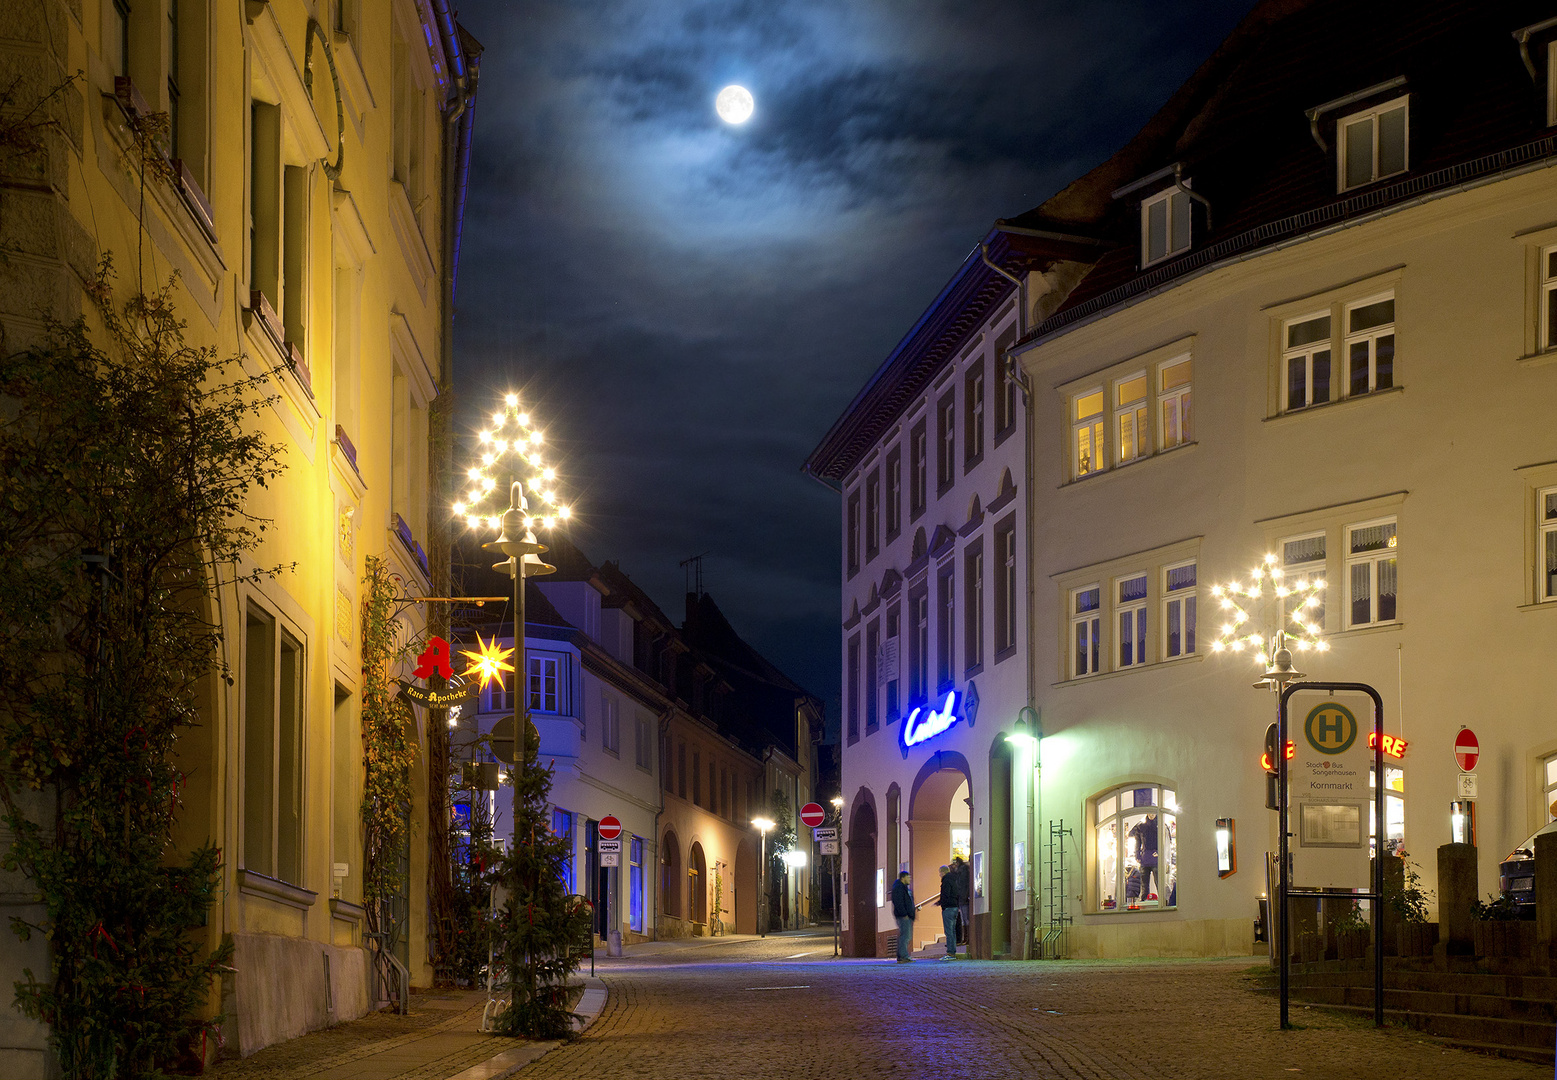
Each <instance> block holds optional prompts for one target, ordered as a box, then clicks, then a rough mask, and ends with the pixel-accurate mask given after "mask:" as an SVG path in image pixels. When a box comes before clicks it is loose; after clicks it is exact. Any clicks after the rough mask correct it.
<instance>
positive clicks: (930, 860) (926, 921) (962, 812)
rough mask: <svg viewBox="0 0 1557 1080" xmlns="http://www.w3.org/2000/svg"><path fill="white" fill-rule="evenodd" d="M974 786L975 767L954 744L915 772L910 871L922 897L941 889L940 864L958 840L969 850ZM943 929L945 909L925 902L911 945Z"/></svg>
mask: <svg viewBox="0 0 1557 1080" xmlns="http://www.w3.org/2000/svg"><path fill="white" fill-rule="evenodd" d="M972 791H973V770H972V769H971V768H969V767H968V759H967V758H965V757H963V756H962V755H961V754H959V753H957V752H956V751H955V750H942V751H939V752H938V753H936V754H934V755H932V756H931V757H930V759H929V760H928V761H926V762H925V763H924V765H923V766H922V767H921V768H920V770H919V774H918V775H917V776H915V777H914V786H913V789H912V791H911V794H910V795H909V798H908V821H907V824H908V864H909V865H908V872H909V874H910V875H911V876H912V882H913V888H914V899H915V900H917V901H920V902H923V901H924V900H927V899H929V898H931V897H933V896H936V895H938V894H939V893H940V891H941V875H940V869H941V867H942V866H945V865H947V864H949V863H950V862H951V861H952V851H953V846H954V843H955V844H957V845H959V846H958V851H959V853H961V854H963V857H964V858H967V857H968V855H969V854H970V853H968V852H967V848H968V846H969V838H970V836H971V833H970V831H969V822H971V821H972V820H973V817H972V814H973V799H972ZM941 933H942V923H941V909H940V908H939V907H937V906H935V905H934V904H926V905H925V906H924V907H923V908H921V909H920V916H919V917H918V918H916V919H915V920H914V940H913V947H914V948H915V949H918V948H920V947H922V946H923V945H925V944H927V943H929V942H932V941H934V940H935V939H936V938H937V937H939V936H940V935H941Z"/></svg>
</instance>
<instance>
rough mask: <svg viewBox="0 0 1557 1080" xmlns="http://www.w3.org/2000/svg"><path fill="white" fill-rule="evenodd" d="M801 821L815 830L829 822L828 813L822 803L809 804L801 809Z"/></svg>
mask: <svg viewBox="0 0 1557 1080" xmlns="http://www.w3.org/2000/svg"><path fill="white" fill-rule="evenodd" d="M800 820H801V821H802V822H804V823H805V825H806V826H807V827H808V828H812V829H814V828H816V827H817V826H818V825H820V824H821V823H822V822H824V821H826V820H827V811H825V810H823V809H822V804H821V803H814V802H808V803H806V804H805V805H804V806H802V807H801V808H800Z"/></svg>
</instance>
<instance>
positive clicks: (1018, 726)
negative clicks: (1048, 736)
mask: <svg viewBox="0 0 1557 1080" xmlns="http://www.w3.org/2000/svg"><path fill="white" fill-rule="evenodd" d="M1041 738H1043V729H1042V728H1041V727H1039V725H1038V713H1037V711H1036V710H1035V709H1033V708H1032V706H1030V705H1024V706H1022V711H1021V712H1019V713H1017V714H1016V723H1015V724H1014V725H1012V728H1011V730H1010V731H1008V732H1007V733H1006V741H1007V742H1013V743H1021V744H1025V745H1027V746H1037V745H1038V740H1039V739H1041Z"/></svg>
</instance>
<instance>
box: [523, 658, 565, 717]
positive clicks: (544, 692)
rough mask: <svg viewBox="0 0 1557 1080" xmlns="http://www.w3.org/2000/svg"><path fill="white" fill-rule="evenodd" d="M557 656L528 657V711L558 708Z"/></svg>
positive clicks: (545, 710)
mask: <svg viewBox="0 0 1557 1080" xmlns="http://www.w3.org/2000/svg"><path fill="white" fill-rule="evenodd" d="M557 667H558V665H557V658H556V657H555V656H532V657H530V711H531V712H545V713H554V712H558V711H560V710H559V709H558V707H557V706H558V701H559V698H558V690H559V683H558V681H557Z"/></svg>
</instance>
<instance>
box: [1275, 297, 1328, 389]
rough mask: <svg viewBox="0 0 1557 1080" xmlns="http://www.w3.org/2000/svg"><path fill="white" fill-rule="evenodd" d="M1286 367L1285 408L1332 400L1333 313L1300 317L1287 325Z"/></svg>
mask: <svg viewBox="0 0 1557 1080" xmlns="http://www.w3.org/2000/svg"><path fill="white" fill-rule="evenodd" d="M1281 362H1282V367H1283V369H1284V370H1285V372H1286V378H1285V381H1284V382H1283V385H1282V392H1283V396H1282V403H1281V407H1282V409H1283V410H1291V409H1303V408H1307V407H1308V406H1310V405H1323V404H1325V403H1326V402H1327V401H1329V400H1330V316H1329V315H1319V316H1315V317H1313V318H1306V319H1298V320H1294V321H1293V322H1289V323H1288V324H1287V326H1286V343H1285V351H1284V352H1283V353H1282V361H1281Z"/></svg>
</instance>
